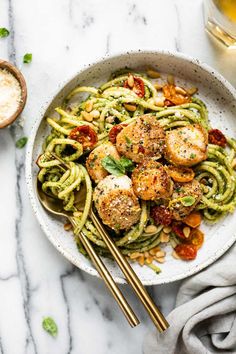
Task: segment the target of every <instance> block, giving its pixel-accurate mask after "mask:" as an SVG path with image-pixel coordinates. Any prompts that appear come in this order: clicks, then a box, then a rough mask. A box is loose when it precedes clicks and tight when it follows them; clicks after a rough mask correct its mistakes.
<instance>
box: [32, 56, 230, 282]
mask: <svg viewBox="0 0 236 354" xmlns="http://www.w3.org/2000/svg"><path fill="white" fill-rule="evenodd" d="M125 66H126V67H129V68H136V69H138V68H142V67H144V66H145V67H147V66H151V67H156V68H157V69H158V71H160V72H166V73H169V74H173V75H174V76H175V77H177V82H178V81H179V83H180V84H181V83H182V85H184V84H185V83H188V84H190V85H192V86H197V87H198V88H199V97H200V98H201V99H203V100H204V102H205V103H206V104H207V107H208V110H209V117H210V121H211V123H212V126H213V127H215V128H219V129H221V130H222V131H223V132H224V133H226V134H227V135H230V136H236V124H235V117H236V91H235V89H234V88H233V87H232V86H231V85H230V84H229V83H228V82H227V81H226V80H225V79H224V78H223V77H222V76H221V75H220V74H218V73H217V72H215V71H214V70H213V69H212V68H210V67H209V66H207V65H205V64H202V63H200V62H199V61H198V60H195V59H191V58H189V57H187V56H185V55H183V54H179V53H169V52H162V51H161V52H156V51H155V52H141V51H140V52H130V53H126V54H122V55H117V56H113V57H106V58H103V59H101V60H100V61H99V62H96V63H95V64H92V65H89V66H88V67H87V68H86V69H83V70H81V71H80V72H79V73H78V74H76V75H75V76H74V77H73V78H72V79H71V80H70V81H69V82H67V83H66V84H65V85H61V89H60V91H59V92H58V93H57V94H56V95H55V96H54V98H53V99H52V100H51V101H50V104H49V105H48V106H47V107H45V109H43V112H44V113H43V115H41V116H39V117H38V118H37V120H36V122H35V124H34V126H33V130H32V133H31V135H30V138H29V141H28V144H27V156H26V180H27V185H28V191H29V196H30V200H31V203H32V207H33V210H34V213H35V215H36V217H37V219H38V221H39V223H40V226H41V227H42V229H43V231H44V232H45V234H46V235H47V237H48V239H49V240H50V241H51V242H52V244H53V245H54V246H55V247H56V248H57V249H58V251H59V252H61V253H62V254H63V256H64V257H66V258H67V259H68V260H69V261H70V262H72V263H73V264H74V265H76V266H77V267H79V268H80V269H82V270H84V271H86V272H88V273H89V274H91V275H96V276H98V274H97V271H96V270H95V268H94V267H93V265H92V264H91V263H90V262H89V260H87V259H86V258H85V257H84V256H83V255H82V254H80V253H79V252H78V250H77V247H76V244H75V242H74V240H73V237H72V235H70V234H68V232H66V231H64V229H63V221H62V220H60V219H56V218H55V217H54V216H53V215H50V214H48V213H47V212H46V211H45V210H44V209H43V208H42V206H41V205H40V203H39V201H38V199H37V195H36V176H37V173H38V168H37V166H36V164H35V161H36V159H37V156H38V155H39V154H40V152H41V146H42V142H43V140H44V138H45V136H46V134H47V132H48V127H47V125H46V123H45V120H44V116H48V115H49V113H50V112H52V111H53V109H54V108H55V107H56V106H58V105H60V103H61V101H62V100H63V98H64V97H65V96H67V94H68V93H69V92H70V91H71V90H72V89H73V88H74V87H75V86H77V85H94V86H98V85H100V84H101V83H103V82H106V81H107V80H108V78H109V76H110V74H111V73H112V72H114V71H115V70H118V69H120V68H124V67H125ZM203 231H204V232H205V236H206V237H205V238H206V240H205V243H204V245H203V247H202V248H201V249H200V251H199V253H198V256H197V258H196V259H195V260H194V261H190V262H184V261H180V260H175V259H174V258H172V256H171V255H170V253H171V250H170V248H167V252H169V255H168V256H167V260H166V262H165V263H164V264H163V265H161V268H162V272H161V273H160V274H158V275H157V274H155V273H154V272H153V271H152V270H150V269H149V268H148V267H140V266H139V265H137V264H135V265H134V269H135V271H136V272H137V274H138V276H139V277H140V279H141V281H142V282H143V284H145V285H154V284H163V283H168V282H172V281H175V280H178V279H183V278H185V277H188V276H190V275H192V274H194V273H197V272H199V271H200V270H201V269H203V268H205V267H206V266H208V265H209V264H211V263H212V262H214V261H215V260H216V259H217V258H219V257H220V256H221V255H222V254H223V253H224V252H226V250H227V249H228V248H229V247H230V246H231V245H232V244H233V243H234V242H235V240H236V218H235V216H234V215H229V216H227V217H226V218H225V219H224V220H222V221H220V222H219V223H217V224H216V225H214V226H207V225H203ZM105 262H106V264H107V265H108V267H109V269H110V271H111V273H112V275H113V277H114V278H115V280H116V282H118V283H125V279H124V277H123V274H122V273H121V272H120V270H119V268H118V267H117V266H116V265H115V263H114V262H113V261H111V260H107V259H106V260H105Z"/></svg>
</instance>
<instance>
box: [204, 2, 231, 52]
mask: <svg viewBox="0 0 236 354" xmlns="http://www.w3.org/2000/svg"><path fill="white" fill-rule="evenodd" d="M204 8H205V26H206V30H207V31H208V32H209V33H210V34H212V35H213V36H214V37H215V38H216V39H217V40H219V41H220V42H222V43H223V44H224V45H226V46H227V47H228V48H232V49H236V0H205V1H204Z"/></svg>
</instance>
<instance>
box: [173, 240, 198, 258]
mask: <svg viewBox="0 0 236 354" xmlns="http://www.w3.org/2000/svg"><path fill="white" fill-rule="evenodd" d="M175 252H176V253H177V254H178V256H179V257H180V258H181V259H183V260H185V261H191V260H192V259H195V258H196V256H197V247H196V246H195V245H192V244H187V243H181V244H179V245H177V246H176V247H175Z"/></svg>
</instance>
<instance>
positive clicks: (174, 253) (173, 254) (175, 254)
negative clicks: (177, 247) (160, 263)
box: [172, 251, 180, 259]
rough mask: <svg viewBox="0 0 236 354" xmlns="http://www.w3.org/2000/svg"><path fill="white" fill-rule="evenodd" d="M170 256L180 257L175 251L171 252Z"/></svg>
mask: <svg viewBox="0 0 236 354" xmlns="http://www.w3.org/2000/svg"><path fill="white" fill-rule="evenodd" d="M172 257H173V258H175V259H180V256H179V255H178V254H177V253H176V252H175V251H173V252H172Z"/></svg>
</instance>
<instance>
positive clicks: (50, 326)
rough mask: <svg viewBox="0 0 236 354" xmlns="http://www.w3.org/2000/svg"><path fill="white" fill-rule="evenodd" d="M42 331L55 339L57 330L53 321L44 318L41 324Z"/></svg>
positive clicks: (49, 318)
mask: <svg viewBox="0 0 236 354" xmlns="http://www.w3.org/2000/svg"><path fill="white" fill-rule="evenodd" d="M42 326H43V329H44V330H45V331H46V332H48V333H49V334H50V335H51V336H53V337H56V336H57V333H58V328H57V325H56V323H55V321H54V320H53V319H52V318H51V317H45V318H44V319H43V322H42Z"/></svg>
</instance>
